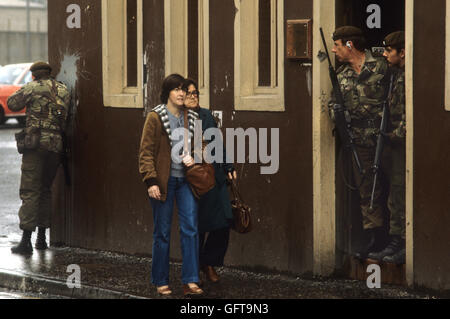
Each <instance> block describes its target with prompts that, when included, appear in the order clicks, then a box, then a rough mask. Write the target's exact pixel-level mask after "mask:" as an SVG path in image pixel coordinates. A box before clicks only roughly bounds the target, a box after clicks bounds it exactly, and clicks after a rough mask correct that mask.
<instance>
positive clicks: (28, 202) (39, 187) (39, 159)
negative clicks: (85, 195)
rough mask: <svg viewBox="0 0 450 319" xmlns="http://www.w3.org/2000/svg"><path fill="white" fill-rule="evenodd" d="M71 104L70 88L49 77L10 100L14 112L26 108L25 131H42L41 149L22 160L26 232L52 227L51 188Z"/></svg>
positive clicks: (22, 222) (22, 210)
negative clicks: (31, 129)
mask: <svg viewBox="0 0 450 319" xmlns="http://www.w3.org/2000/svg"><path fill="white" fill-rule="evenodd" d="M69 103H70V94H69V91H68V89H67V87H66V86H65V85H64V84H62V83H59V82H57V81H55V80H53V79H50V78H47V79H41V80H36V81H33V82H30V83H28V84H26V85H25V86H23V87H22V88H21V89H20V90H19V91H17V92H16V93H15V94H13V95H12V96H11V97H10V98H9V99H8V107H9V108H10V109H11V110H12V111H15V112H16V111H19V110H21V109H23V108H25V107H26V108H27V111H26V114H27V120H26V130H27V129H30V128H36V129H39V131H40V138H39V148H38V149H36V150H25V151H24V154H23V158H22V177H21V184H20V198H21V200H22V206H21V208H20V211H19V218H20V228H21V229H22V230H24V231H25V230H26V231H34V230H35V229H36V227H39V228H49V227H50V217H51V191H50V188H51V186H52V182H53V179H54V177H55V175H56V171H57V169H58V166H59V164H60V163H61V154H62V152H63V138H62V133H63V132H64V131H65V129H66V121H67V116H68V111H69Z"/></svg>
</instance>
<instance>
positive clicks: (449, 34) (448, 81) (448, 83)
mask: <svg viewBox="0 0 450 319" xmlns="http://www.w3.org/2000/svg"><path fill="white" fill-rule="evenodd" d="M449 18H450V5H449V4H448V3H447V18H446V19H445V23H446V26H445V28H446V32H445V110H446V111H450V21H449Z"/></svg>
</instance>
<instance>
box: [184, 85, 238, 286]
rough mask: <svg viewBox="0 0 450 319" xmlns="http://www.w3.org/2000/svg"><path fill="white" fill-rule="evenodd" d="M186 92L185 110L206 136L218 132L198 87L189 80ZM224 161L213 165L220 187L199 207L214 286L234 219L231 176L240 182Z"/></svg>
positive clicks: (203, 254)
mask: <svg viewBox="0 0 450 319" xmlns="http://www.w3.org/2000/svg"><path fill="white" fill-rule="evenodd" d="M183 88H184V89H185V90H186V92H187V94H186V101H185V106H186V107H187V108H189V109H192V110H195V111H196V112H197V113H198V115H199V119H200V120H202V131H203V133H204V132H205V131H206V130H207V129H209V128H217V123H216V121H215V119H214V117H213V115H212V114H211V112H210V111H209V110H207V109H204V108H201V107H200V104H199V102H200V101H199V99H200V98H199V96H200V92H199V91H198V87H197V83H195V82H194V81H193V80H190V79H187V80H186V82H185V85H184V87H183ZM208 142H209V141H208ZM222 143H223V142H222ZM223 158H224V160H223V161H222V163H215V162H214V163H213V166H214V170H215V176H216V186H215V187H214V188H213V189H212V190H211V191H209V192H208V193H207V194H205V195H204V196H202V198H201V199H200V200H199V207H198V208H199V210H198V223H199V224H198V230H199V233H200V237H199V238H200V246H199V247H200V254H199V255H200V269H201V270H202V271H203V272H204V273H205V275H206V277H207V278H208V279H209V280H210V281H212V282H218V281H219V280H220V277H219V276H218V275H217V273H216V271H215V269H214V267H221V266H223V262H224V258H225V254H226V252H227V249H228V242H229V238H230V226H231V221H232V218H233V214H232V212H231V204H230V196H229V193H228V189H227V175H228V178H229V179H236V171H235V170H234V168H233V166H232V165H231V164H229V163H227V161H226V155H225V151H224V157H223ZM207 234H208V235H207Z"/></svg>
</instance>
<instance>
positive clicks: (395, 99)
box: [389, 69, 406, 143]
mask: <svg viewBox="0 0 450 319" xmlns="http://www.w3.org/2000/svg"><path fill="white" fill-rule="evenodd" d="M393 85H394V86H393V88H392V95H391V97H390V99H389V106H390V113H391V115H390V119H391V121H390V129H389V132H390V133H392V134H391V140H393V142H400V143H401V142H404V141H405V137H406V113H405V99H406V98H405V70H402V69H399V70H398V71H397V72H396V75H395V78H394V84H393Z"/></svg>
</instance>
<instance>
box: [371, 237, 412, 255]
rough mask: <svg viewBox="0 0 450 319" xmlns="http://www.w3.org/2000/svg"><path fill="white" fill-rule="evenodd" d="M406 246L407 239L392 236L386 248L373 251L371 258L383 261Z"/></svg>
mask: <svg viewBox="0 0 450 319" xmlns="http://www.w3.org/2000/svg"><path fill="white" fill-rule="evenodd" d="M404 247H405V241H404V240H403V239H402V238H401V237H400V236H392V240H391V242H390V243H389V244H388V245H387V247H386V248H385V249H383V250H382V251H380V252H372V253H370V254H369V256H368V257H369V258H370V259H373V260H377V261H382V260H383V258H384V257H386V256H393V255H395V254H396V253H398V252H399V251H400V250H402V248H404Z"/></svg>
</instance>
